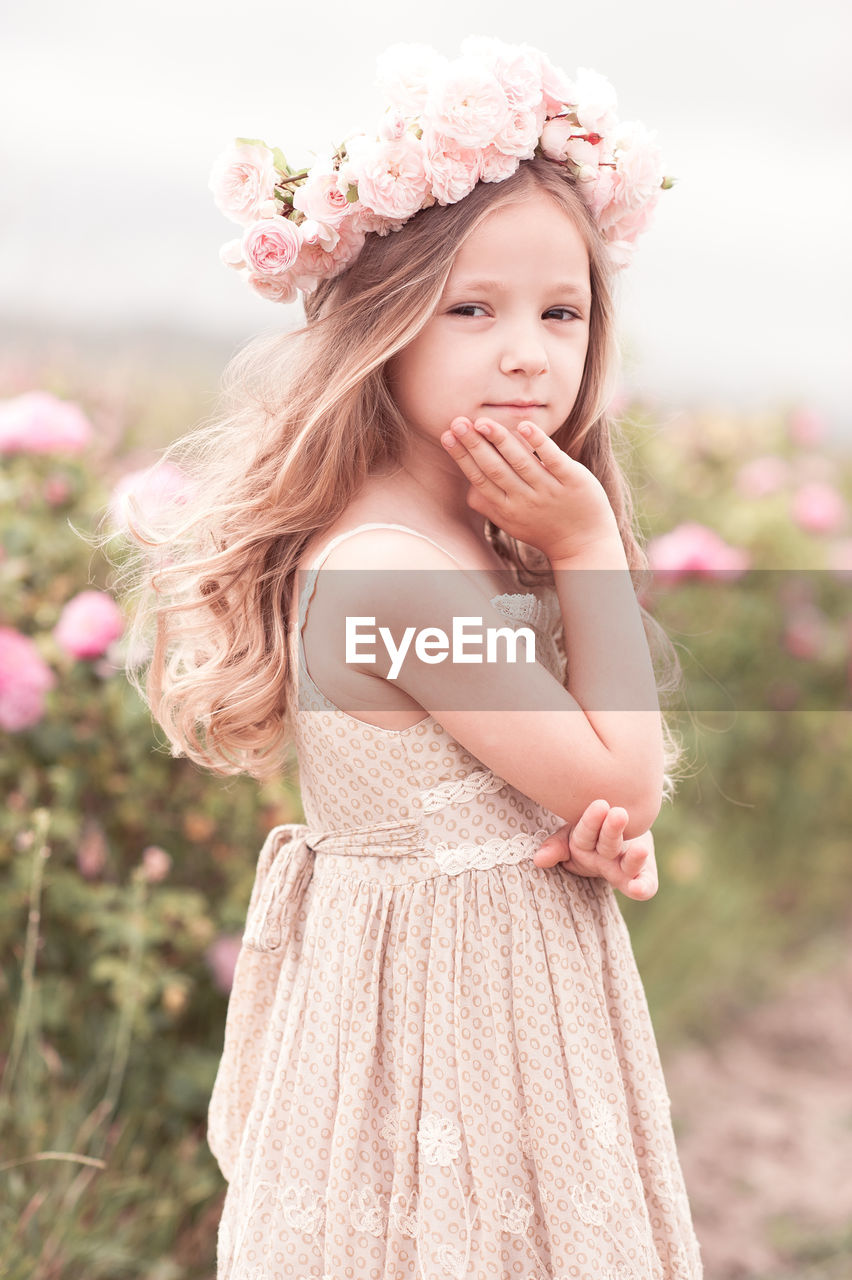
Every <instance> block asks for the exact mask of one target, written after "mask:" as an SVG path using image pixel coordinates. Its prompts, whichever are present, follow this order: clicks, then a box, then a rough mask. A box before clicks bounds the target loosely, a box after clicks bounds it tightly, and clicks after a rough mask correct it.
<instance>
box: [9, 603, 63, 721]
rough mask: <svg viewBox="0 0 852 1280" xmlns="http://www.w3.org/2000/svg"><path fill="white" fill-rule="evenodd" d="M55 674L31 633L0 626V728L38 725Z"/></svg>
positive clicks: (53, 683)
mask: <svg viewBox="0 0 852 1280" xmlns="http://www.w3.org/2000/svg"><path fill="white" fill-rule="evenodd" d="M55 684H56V676H55V675H54V674H53V672H52V671H51V669H50V667H49V666H48V665H47V663H46V662H45V661H44V659H43V658H42V656H41V654H40V653H39V651H38V649H37V648H36V646H35V644H34V643H33V641H32V640H30V638H29V636H24V635H21V633H20V631H15V629H14V628H13V627H2V626H0V729H5V730H6V732H7V733H17V732H18V730H19V729H29V728H31V727H32V725H34V724H38V722H39V720H40V719H41V718H42V716H43V715H44V697H45V694H46V693H48V692H49V690H51V689H52V688H53V687H54V685H55Z"/></svg>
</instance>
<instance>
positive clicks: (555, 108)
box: [530, 48, 575, 116]
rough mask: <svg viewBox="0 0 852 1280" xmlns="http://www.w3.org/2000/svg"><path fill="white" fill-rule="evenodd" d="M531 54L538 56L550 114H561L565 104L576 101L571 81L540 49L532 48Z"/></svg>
mask: <svg viewBox="0 0 852 1280" xmlns="http://www.w3.org/2000/svg"><path fill="white" fill-rule="evenodd" d="M530 54H531V55H532V56H534V57H535V58H536V60H537V61H538V65H539V70H540V72H541V91H542V94H543V96H544V104H545V107H546V109H547V114H548V115H549V116H556V115H559V113H560V111H562V110H564V108H565V106H566V105H567V104H568V103H570V102H574V101H575V99H574V98H572V97H571V92H572V88H571V81H570V80H569V79H568V77H567V75H566V74H565V72H564V71H563V70H562V69H561V68H560V67H554V65H553V63H552V62H551V61H550V59H549V58H548V57H547V55H546V54H544V53H542V52H541V50H540V49H532V48H530Z"/></svg>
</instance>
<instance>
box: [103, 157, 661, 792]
mask: <svg viewBox="0 0 852 1280" xmlns="http://www.w3.org/2000/svg"><path fill="white" fill-rule="evenodd" d="M536 190H540V191H543V192H545V193H547V194H548V195H549V196H550V197H551V198H552V199H553V200H555V201H556V203H557V204H558V205H559V206H560V207H561V208H562V209H563V210H564V211H565V212H566V213H567V214H568V215H569V216H570V217H571V218H572V219H573V220H574V222H575V224H576V226H577V227H578V229H579V230H580V233H581V234H582V236H583V238H584V241H585V244H586V247H587V249H588V254H589V264H590V275H591V287H592V308H591V313H590V321H589V344H588V351H587V355H586V362H585V368H584V371H583V377H582V381H581V385H580V389H579V392H578V395H577V399H576V402H575V404H574V407H573V409H572V411H571V413H570V415H569V417H568V419H567V420H566V421H565V422H564V423H563V424H562V426H561V427H559V429H558V430H557V431H555V432H554V434H553V439H554V441H555V442H556V443H557V444H558V445H559V446H560V447H561V448H562V449H563V450H565V451H566V452H567V453H570V455H571V456H572V457H573V458H575V459H576V460H577V461H579V462H581V463H583V465H584V466H586V467H588V468H589V470H590V471H591V472H593V474H594V475H595V476H596V477H597V478H598V480H599V481H600V483H601V484H602V486H603V488H604V489H605V491H606V493H607V496H608V498H609V501H610V504H611V506H612V509H613V511H614V513H615V517H616V520H617V522H618V528H619V531H620V534H621V538H622V541H623V543H624V548H625V552H626V557H627V562H628V565H629V567H630V570H631V575H632V578H633V581H634V586H638V585H639V583H640V581H641V578H642V576H643V574H644V573H645V572H646V571H647V566H648V561H647V557H646V555H645V553H644V551H643V549H642V547H641V545H640V541H639V537H638V535H637V533H636V531H635V530H634V516H633V505H632V499H631V493H630V489H629V485H628V484H627V481H626V478H625V475H624V473H623V471H622V469H621V466H620V465H619V462H618V460H617V458H616V456H615V452H614V449H613V444H612V440H611V426H610V422H609V419H608V417H607V406H608V404H609V402H610V400H611V397H612V394H613V391H614V385H613V379H614V378H615V376H616V374H617V368H618V349H617V344H616V338H615V325H614V316H613V299H612V281H611V268H610V266H609V260H608V257H607V253H606V249H605V245H604V242H603V239H602V237H601V234H600V231H599V229H598V227H597V224H596V223H595V221H594V218H593V217H592V215H591V213H590V212H589V210H588V208H587V206H586V204H585V202H584V201H583V199H582V197H581V196H580V195H579V193H578V191H577V190H576V187H575V185H574V182H573V180H572V179H571V178H570V177H568V176H567V174H566V171H565V169H564V166H556V165H554V164H553V163H551V162H550V161H548V160H545V159H539V158H536V159H533V160H529V161H524V162H522V163H521V165H520V167H519V168H518V170H517V172H516V173H515V174H514V175H513V176H512V177H511V178H508V179H506V180H504V181H502V182H499V183H483V182H480V183H478V184H477V186H476V187H475V188H474V190H473V191H472V192H471V193H470V195H468V196H467V197H465V199H463V200H461V201H459V202H458V203H457V204H453V205H448V206H441V205H433V206H432V207H431V208H429V209H424V210H421V212H420V213H418V214H417V215H416V216H415V217H414V218H412V219H411V220H410V221H409V222H407V223H406V224H405V226H404V227H403V228H402V230H400V231H397V232H393V233H391V234H389V235H386V236H379V235H376V234H371V235H368V236H367V239H366V242H365V244H364V247H363V249H362V251H361V253H360V254H359V256H358V258H357V259H356V260H355V262H354V263H353V264H352V265H351V266H350V267H349V268H348V270H346V271H344V272H343V273H342V274H341V275H340V276H338V277H336V278H335V279H332V280H326V281H324V282H323V283H322V284H320V286H319V287H318V288H317V289H316V290H315V292H314V293H312V294H311V295H309V296H308V297H307V299H306V302H305V314H306V324H305V325H304V326H302V327H301V328H299V329H297V330H295V331H293V332H289V333H283V334H274V335H264V336H261V337H259V338H256V339H254V340H253V341H252V342H251V343H250V344H248V345H247V346H246V347H245V348H244V349H243V350H242V351H240V352H238V353H237V355H236V356H235V357H234V358H233V359H232V360H231V361H230V363H229V364H228V366H227V368H226V369H225V371H224V374H223V377H222V386H221V391H220V397H219V401H218V404H217V410H216V414H215V416H214V418H213V420H212V421H209V422H208V423H206V424H204V423H202V424H201V425H199V426H197V427H196V428H195V429H193V430H192V431H190V432H189V433H187V434H186V435H184V436H183V437H181V438H180V439H178V440H176V441H175V442H174V443H173V444H172V445H170V446H169V447H168V448H167V449H166V450H165V451H164V452H163V454H162V455H161V457H160V459H159V461H158V464H157V466H158V467H159V466H163V465H165V464H167V463H169V464H174V463H176V464H177V465H178V466H179V467H180V468H181V469H182V470H183V471H184V472H185V473H186V474H187V475H188V477H189V480H190V481H191V483H192V492H193V493H194V495H195V497H194V498H191V499H190V501H189V503H188V505H185V506H184V507H182V508H181V512H180V519H179V520H173V521H172V522H171V523H170V524H169V525H168V527H166V526H165V525H161V526H160V527H157V528H155V527H153V525H152V523H151V522H150V521H146V520H137V521H135V522H134V524H135V527H134V528H132V529H131V533H132V536H133V538H134V539H135V541H136V542H137V543H138V544H139V546H140V547H141V548H142V550H141V551H140V552H139V554H136V555H131V556H130V557H129V558H128V559H127V560H126V561H125V562H124V564H123V566H122V569H121V572H120V575H119V580H118V582H117V584H116V586H117V589H118V590H119V592H120V593H122V594H126V596H127V600H128V603H130V601H131V600H132V605H131V606H130V614H131V618H130V624H129V628H128V642H129V643H128V664H127V673H128V678H129V679H130V681H131V683H132V684H133V686H134V687H135V688H136V689H137V691H138V692H139V694H140V696H141V697H142V698H143V699H144V700H145V701H146V703H147V704H148V706H149V707H150V710H151V712H152V714H153V716H154V717H155V718H156V720H157V721H158V722H159V724H160V725H161V726H162V727H163V729H164V731H165V733H166V735H167V737H168V739H169V741H170V743H171V746H172V754H173V755H186V756H189V757H190V758H191V759H193V760H195V761H196V762H197V763H199V764H201V765H203V766H205V767H207V768H209V769H211V770H213V771H214V772H215V773H218V774H223V775H229V774H235V773H248V774H250V775H252V776H253V777H255V778H258V779H264V778H267V777H270V776H272V775H273V774H275V773H278V772H280V771H281V767H282V764H283V763H284V761H285V758H286V755H287V747H288V743H289V740H290V738H291V736H292V719H291V716H292V711H293V708H292V706H291V699H292V692H293V688H294V682H293V681H291V680H290V679H289V676H290V674H291V673H290V671H289V664H290V649H289V646H288V643H287V640H288V634H287V633H288V618H289V617H290V605H291V600H292V594H293V591H294V589H295V584H296V569H297V566H298V563H299V560H300V558H301V556H302V553H303V550H304V548H305V546H306V544H307V543H308V541H309V539H310V538H312V537H313V536H314V535H315V534H317V533H319V532H322V531H323V530H325V529H327V528H329V527H330V526H331V525H332V524H333V523H334V522H335V521H336V520H337V519H338V517H339V516H340V515H341V514H342V513H343V512H344V511H345V510H346V508H347V507H348V505H349V504H350V503H351V502H352V500H353V499H354V498H355V496H356V495H357V494H358V493H359V491H360V490H361V488H362V486H363V485H364V483H365V482H366V481H367V479H368V478H369V477H370V476H371V475H373V474H374V473H375V472H377V471H378V470H380V469H381V470H384V469H385V468H387V467H393V466H395V465H399V464H400V462H401V459H402V458H403V457H404V455H405V452H406V448H407V444H408V440H409V428H408V426H407V424H406V422H405V420H404V418H403V417H402V415H401V414H400V412H399V410H398V409H397V407H396V404H395V403H394V400H393V398H392V396H391V393H390V390H389V385H388V381H387V378H386V375H385V366H386V365H387V362H388V361H389V360H390V359H391V357H392V356H393V355H395V354H396V353H397V352H399V351H401V350H402V349H403V348H404V347H405V346H406V345H407V344H408V343H409V342H411V341H412V339H413V338H414V337H416V335H417V334H418V333H419V332H420V331H421V329H422V328H423V327H424V325H425V324H426V323H427V321H428V320H429V318H430V316H431V315H432V314H433V312H434V310H435V308H436V307H437V304H438V300H439V298H440V296H441V294H442V292H443V289H444V286H445V284H446V281H447V277H448V276H449V273H450V270H451V268H452V265H453V260H454V258H455V255H456V254H457V252H458V250H459V248H460V247H461V245H462V244H463V243H464V241H465V240H466V239H467V237H468V236H469V235H470V234H471V233H472V232H473V231H474V230H475V228H476V227H477V226H478V225H479V224H480V223H481V222H482V220H483V219H484V218H485V217H487V216H488V214H489V213H491V212H492V211H493V210H494V209H496V208H499V207H501V206H504V205H507V204H510V203H518V202H520V201H523V200H525V199H527V198H528V197H529V195H530V193H531V192H534V191H536ZM486 535H487V537H488V539H489V542H490V543H491V545H492V546H493V547H494V549H495V551H496V552H497V553H498V554H499V555H500V556H501V557H502V558H503V559H504V560H505V561H506V562H507V563H509V564H513V565H514V566H515V567H516V569H517V570H518V576H519V579H520V581H521V582H522V583H524V584H525V585H533V584H534V583H536V582H538V581H550V582H552V581H553V573H552V570H551V568H550V565H549V563H548V561H547V558H546V557H545V556H544V555H543V554H542V553H541V552H540V551H538V550H537V549H536V548H534V547H530V546H528V545H527V544H519V543H518V542H517V541H516V540H515V539H514V538H511V537H510V536H508V535H507V534H506V533H505V532H504V531H503V530H501V529H499V528H498V527H497V526H496V525H494V524H493V523H492V522H491V521H487V523H486ZM642 615H643V621H644V624H645V630H646V635H647V637H648V641H649V645H650V647H651V651H652V655H653V657H654V660H655V670H656V674H657V683H658V689H659V690H660V692H664V691H667V690H673V689H675V688H677V687H678V684H679V680H680V678H681V670H680V664H679V662H678V659H677V655H676V652H675V650H674V647H673V646H672V645H671V642H670V641H669V640H668V637H667V636H666V635H665V632H664V631H663V630H662V628H661V627H660V626H659V624H658V623H656V622H655V620H654V619H653V618H651V617H650V615H649V614H648V613H647V611H646V610H645V609H644V608H643V609H642ZM661 664H662V665H661ZM143 678H144V684H143ZM663 731H664V739H665V762H666V785H665V788H664V796H665V797H666V798H668V797H670V796H671V795H672V794H673V792H674V785H673V775H672V770H673V768H674V766H675V765H676V764H677V762H678V761H679V759H680V757H681V754H682V748H681V746H680V744H679V742H678V740H677V739H676V737H675V735H674V734H673V732H672V730H671V728H670V726H669V724H668V723H667V720H666V716H665V713H664V714H663Z"/></svg>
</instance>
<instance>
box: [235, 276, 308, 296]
mask: <svg viewBox="0 0 852 1280" xmlns="http://www.w3.org/2000/svg"><path fill="white" fill-rule="evenodd" d="M245 281H246V284H248V285H249V286H250V287H251V288H252V289H254V291H255V293H258V294H260V296H261V298H265V299H266V300H267V302H295V301H296V298H297V297H298V289H297V288H296V282H295V280H294V279H293V276H292V273H290V272H288V273H287V274H286V275H280V276H263V275H260V274H259V273H258V272H256V271H249V272H247V273H246V276H245Z"/></svg>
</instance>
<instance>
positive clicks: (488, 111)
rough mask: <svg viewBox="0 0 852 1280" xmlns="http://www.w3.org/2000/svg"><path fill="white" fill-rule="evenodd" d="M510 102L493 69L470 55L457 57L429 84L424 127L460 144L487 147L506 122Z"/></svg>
mask: <svg viewBox="0 0 852 1280" xmlns="http://www.w3.org/2000/svg"><path fill="white" fill-rule="evenodd" d="M508 115H509V103H508V101H507V99H506V94H505V93H504V92H503V89H502V87H501V85H500V82H499V81H498V80H497V77H496V76H495V75H493V73H492V72H490V71H488V70H487V69H486V68H484V67H483V66H482V65H481V64H480V63H479V62H477V61H476V60H475V59H473V58H458V59H457V60H456V61H455V62H452V63H450V65H449V67H448V68H447V70H446V72H445V73H444V75H443V76H441V77H440V78H439V79H438V80H436V81H435V83H434V84H433V85H432V88H431V91H430V93H429V98H428V99H427V102H426V107H425V109H424V128H425V127H426V124H427V123H428V125H429V126H430V128H431V130H432V131H433V132H434V133H442V134H444V135H445V136H446V137H448V138H454V139H455V141H456V142H457V143H458V144H459V146H462V147H486V146H488V144H489V143H491V142H493V140H494V138H495V136H496V135H497V134H498V133H499V132H500V130H501V129H503V128H504V127H505V125H506V123H507V119H508Z"/></svg>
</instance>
